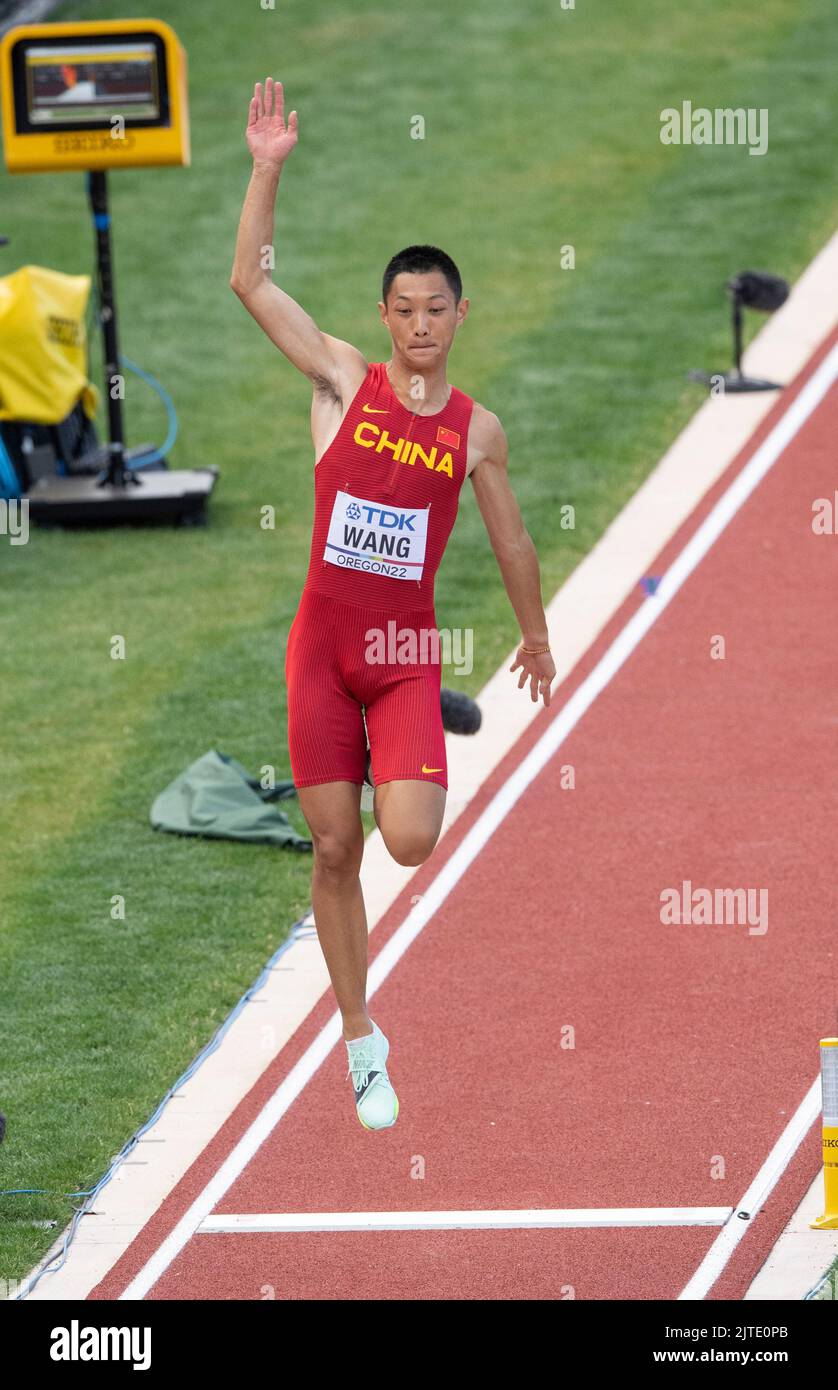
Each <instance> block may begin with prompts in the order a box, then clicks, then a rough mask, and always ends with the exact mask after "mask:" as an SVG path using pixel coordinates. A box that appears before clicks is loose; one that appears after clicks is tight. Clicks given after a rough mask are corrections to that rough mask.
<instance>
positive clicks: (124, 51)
mask: <svg viewBox="0 0 838 1390" xmlns="http://www.w3.org/2000/svg"><path fill="white" fill-rule="evenodd" d="M0 93H2V101H1V102H0V105H1V106H2V113H3V151H4V156H5V161H6V167H7V168H8V170H9V172H10V173H12V174H32V173H59V172H62V173H63V172H67V171H69V170H79V169H82V170H85V171H86V173H87V191H88V196H89V200H90V208H91V212H92V214H93V226H94V235H95V239H96V258H97V275H96V283H97V288H98V292H99V293H98V298H99V305H98V307H99V316H100V322H101V326H102V338H103V346H104V362H105V396H104V399H105V403H106V405H107V411H108V424H109V434H110V440H109V443H108V445H107V448H106V449H105V450H104V451H98V452H97V454H96V457H95V459H94V458H93V456H90V458H88V456H85V457H84V460H83V462H84V463H85V465H87V464H88V463H90V464H91V468H88V467H85V468H84V469H77V472H78V473H80V474H82V476H62V475H56V476H52V477H47V478H41V479H39V480H38V481H37V483H36V484H35V486H33V487H31V488H30V489H29V492H28V493H27V501H28V505H29V511H30V515H31V516H32V518H33V519H34V520H36V521H44V522H47V523H54V522H57V523H60V524H62V525H77V524H81V525H95V524H99V523H103V524H106V525H112V524H116V523H118V522H122V521H146V520H159V519H166V520H169V519H171V520H174V521H175V522H177V523H179V524H184V525H186V524H198V523H200V522H202V521H203V519H204V509H205V504H206V500H207V498H208V497H209V494H210V493H211V491H212V489H213V487H214V485H215V481H216V479H217V477H218V469H217V468H216V467H215V465H212V464H211V465H209V466H206V467H203V468H193V469H180V470H169V468H168V465H167V464H166V463H165V461H164V460H162V459H161V457H160V455H159V452H158V453H156V457H155V454H152V455H150V456H149V455H148V453H147V451H143V450H142V449H135V450H129V451H126V449H125V445H124V434H123V420H122V399H121V394H120V392H118V391H115V390H114V389H113V384H114V381H115V379H117V378H118V376H119V374H120V366H121V357H120V352H119V341H118V332H117V312H116V291H115V287H114V270H113V255H112V247H111V215H110V210H109V207H108V185H107V178H108V172H109V171H110V170H111V169H127V168H134V169H136V168H142V167H145V166H148V165H156V166H160V165H164V164H188V163H189V159H190V148H189V108H188V97H187V85H186V53H185V52H184V50H183V48H182V47H181V45H180V43H179V41H178V38H177V35H176V34H175V32H174V30H173V29H172V28H171V27H170V26H169V25H168V24H166V23H164V21H163V20H160V19H112V20H85V21H66V22H65V21H61V22H60V23H57V24H18V25H16V26H15V28H13V29H10V30H9V31H8V33H7V34H5V35H4V37H3V39H2V41H0ZM99 453H101V454H102V458H101V462H100V459H99ZM78 462H79V461H78V460H76V463H77V464H78ZM132 463H133V464H135V465H136V466H135V467H134V468H132V466H131V465H132ZM155 463H156V464H157V467H153V468H152V467H151V466H150V465H154V464H155ZM91 469H99V471H98V473H97V474H96V476H95V477H93V476H89V474H90V473H91Z"/></svg>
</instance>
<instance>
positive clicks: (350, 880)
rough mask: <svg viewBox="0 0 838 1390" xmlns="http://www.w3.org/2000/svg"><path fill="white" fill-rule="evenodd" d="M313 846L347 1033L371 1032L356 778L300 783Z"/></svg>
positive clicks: (326, 940) (328, 955)
mask: <svg viewBox="0 0 838 1390" xmlns="http://www.w3.org/2000/svg"><path fill="white" fill-rule="evenodd" d="M297 795H298V797H299V801H300V809H301V811H302V813H303V815H304V816H305V818H306V822H307V824H308V827H309V830H310V831H311V840H312V845H313V849H314V865H313V869H312V875H311V906H312V909H313V912H314V922H315V926H316V927H317V936H318V938H319V941H320V945H321V947H322V949H323V955H324V956H325V959H326V966H327V968H328V971H329V978H330V979H331V981H332V988H333V989H334V991H335V998H336V999H337V1004H338V1008H339V1009H340V1012H341V1017H342V1019H343V1036H344V1038H347V1039H348V1038H360V1037H363V1035H364V1034H365V1033H371V1032H372V1023H371V1022H370V1017H369V1014H368V1013H367V1005H366V994H367V942H368V928H367V914H366V910H365V908H364V898H363V894H362V892H361V881H360V879H359V877H358V873H359V870H360V867H361V860H362V858H363V855H364V824H363V821H362V820H361V810H360V805H361V788H360V786H359V785H356V784H355V783H354V782H325V783H323V785H321V786H319V787H299V788H298V789H297Z"/></svg>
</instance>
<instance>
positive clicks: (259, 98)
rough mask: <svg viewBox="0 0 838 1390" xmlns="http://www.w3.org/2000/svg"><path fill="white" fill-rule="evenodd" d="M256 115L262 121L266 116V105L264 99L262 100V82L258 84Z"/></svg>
mask: <svg viewBox="0 0 838 1390" xmlns="http://www.w3.org/2000/svg"><path fill="white" fill-rule="evenodd" d="M256 114H257V116H258V118H259V120H261V119H262V117H263V116H264V114H265V103H264V101H263V99H262V83H261V82H257V83H256Z"/></svg>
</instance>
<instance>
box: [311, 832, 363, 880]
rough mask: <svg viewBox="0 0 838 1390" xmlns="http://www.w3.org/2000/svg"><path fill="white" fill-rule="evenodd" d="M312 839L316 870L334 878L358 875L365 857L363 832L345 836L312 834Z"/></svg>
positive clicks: (336, 833) (333, 833)
mask: <svg viewBox="0 0 838 1390" xmlns="http://www.w3.org/2000/svg"><path fill="white" fill-rule="evenodd" d="M311 839H312V848H313V850H314V867H315V869H316V870H318V871H319V872H320V873H325V874H329V875H331V876H334V877H339V876H349V875H354V874H357V872H358V870H359V869H360V867H361V860H362V858H363V855H364V836H363V832H361V834H360V835H355V834H352V835H349V834H346V835H343V834H341V833H340V832H336V831H329V832H328V833H325V834H324V833H321V834H319V835H316V834H314V833H312V837H311Z"/></svg>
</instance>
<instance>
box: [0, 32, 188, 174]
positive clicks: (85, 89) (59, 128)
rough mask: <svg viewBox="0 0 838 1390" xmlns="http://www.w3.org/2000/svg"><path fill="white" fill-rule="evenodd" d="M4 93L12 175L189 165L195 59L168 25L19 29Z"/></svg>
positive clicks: (6, 62) (8, 46) (8, 44)
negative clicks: (189, 77)
mask: <svg viewBox="0 0 838 1390" xmlns="http://www.w3.org/2000/svg"><path fill="white" fill-rule="evenodd" d="M0 92H2V112H3V153H4V157H5V161H6V168H7V169H8V170H9V173H10V174H37V173H58V172H61V171H63V170H68V169H85V170H88V171H90V170H98V169H119V168H123V169H127V168H134V169H136V168H143V167H146V166H148V165H161V164H188V163H189V159H190V149H189V106H188V101H187V87H186V53H185V51H184V49H183V48H182V47H181V44H180V42H179V41H178V37H177V35H176V34H175V32H174V30H173V29H172V28H171V27H170V26H169V25H168V24H166V23H165V22H164V21H163V20H161V19H109V20H84V21H81V20H77V21H73V22H66V23H65V22H61V23H58V24H18V25H16V26H15V27H14V28H13V29H10V30H9V31H8V33H7V34H5V35H4V37H3V39H2V41H0Z"/></svg>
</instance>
